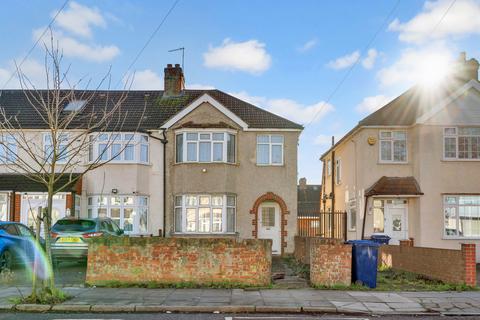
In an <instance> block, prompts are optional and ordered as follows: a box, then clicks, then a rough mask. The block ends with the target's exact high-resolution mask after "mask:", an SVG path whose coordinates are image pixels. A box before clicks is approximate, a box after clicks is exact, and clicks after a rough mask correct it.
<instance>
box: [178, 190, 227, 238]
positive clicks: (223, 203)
mask: <svg viewBox="0 0 480 320" xmlns="http://www.w3.org/2000/svg"><path fill="white" fill-rule="evenodd" d="M174 201H175V208H174V220H175V232H176V233H212V234H215V233H234V232H235V218H236V197H235V196H234V195H225V194H223V195H222V194H184V195H177V196H175V199H174Z"/></svg>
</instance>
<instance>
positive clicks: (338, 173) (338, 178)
mask: <svg viewBox="0 0 480 320" xmlns="http://www.w3.org/2000/svg"><path fill="white" fill-rule="evenodd" d="M335 183H336V184H340V183H342V159H340V158H338V159H335Z"/></svg>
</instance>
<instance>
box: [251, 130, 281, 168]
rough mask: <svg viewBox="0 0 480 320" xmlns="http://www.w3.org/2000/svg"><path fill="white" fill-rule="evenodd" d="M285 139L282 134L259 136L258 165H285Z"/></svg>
mask: <svg viewBox="0 0 480 320" xmlns="http://www.w3.org/2000/svg"><path fill="white" fill-rule="evenodd" d="M283 143H284V137H283V135H280V134H260V135H258V136H257V165H262V166H281V165H283V153H284V152H283V149H284V145H283Z"/></svg>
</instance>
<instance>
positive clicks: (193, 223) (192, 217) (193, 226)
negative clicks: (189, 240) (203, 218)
mask: <svg viewBox="0 0 480 320" xmlns="http://www.w3.org/2000/svg"><path fill="white" fill-rule="evenodd" d="M186 215H187V232H195V231H197V215H196V210H195V209H194V208H187V209H186Z"/></svg>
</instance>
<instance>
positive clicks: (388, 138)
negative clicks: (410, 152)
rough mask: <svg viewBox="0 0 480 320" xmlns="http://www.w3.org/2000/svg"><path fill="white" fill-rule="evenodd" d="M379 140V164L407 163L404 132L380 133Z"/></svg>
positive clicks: (405, 134)
mask: <svg viewBox="0 0 480 320" xmlns="http://www.w3.org/2000/svg"><path fill="white" fill-rule="evenodd" d="M379 140H380V143H379V148H380V151H379V153H380V162H381V163H406V162H407V132H406V131H380V139H379Z"/></svg>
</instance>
